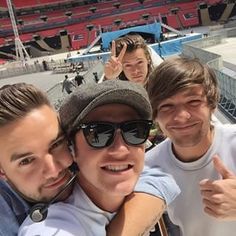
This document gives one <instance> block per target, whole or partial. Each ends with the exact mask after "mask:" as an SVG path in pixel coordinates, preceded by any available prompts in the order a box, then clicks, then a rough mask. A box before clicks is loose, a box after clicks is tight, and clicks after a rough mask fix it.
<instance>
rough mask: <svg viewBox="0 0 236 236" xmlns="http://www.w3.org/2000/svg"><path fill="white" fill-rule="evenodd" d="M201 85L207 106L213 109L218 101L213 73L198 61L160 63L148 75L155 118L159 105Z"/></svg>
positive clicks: (216, 85) (186, 60)
mask: <svg viewBox="0 0 236 236" xmlns="http://www.w3.org/2000/svg"><path fill="white" fill-rule="evenodd" d="M196 84H200V85H202V87H203V89H204V92H205V95H206V97H207V102H208V105H209V107H210V108H211V109H215V108H216V106H217V103H218V100H219V89H218V83H217V79H216V75H215V73H214V71H213V70H212V69H211V68H209V67H208V66H207V65H203V64H202V63H200V61H199V60H198V59H190V58H175V59H168V60H166V61H164V62H162V63H161V64H160V65H159V66H158V67H156V68H155V70H154V71H153V73H152V74H151V75H150V79H149V82H148V88H147V90H148V94H149V97H150V101H151V104H152V107H153V117H154V118H155V117H156V116H157V107H158V106H159V104H160V103H161V102H162V101H163V100H165V99H167V98H169V97H171V96H173V95H175V94H177V93H178V92H179V91H181V90H182V89H185V88H188V87H191V86H194V85H196Z"/></svg>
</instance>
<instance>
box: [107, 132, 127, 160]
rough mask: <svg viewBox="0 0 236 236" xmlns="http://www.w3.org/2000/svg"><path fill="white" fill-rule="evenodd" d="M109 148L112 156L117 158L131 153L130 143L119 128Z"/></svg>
mask: <svg viewBox="0 0 236 236" xmlns="http://www.w3.org/2000/svg"><path fill="white" fill-rule="evenodd" d="M108 150H109V153H110V154H112V156H113V157H114V158H117V159H122V158H125V157H126V155H128V154H129V147H128V144H126V143H125V141H124V139H123V137H122V135H121V132H120V131H119V130H117V131H116V133H115V137H114V141H113V143H112V144H111V145H110V146H109V149H108Z"/></svg>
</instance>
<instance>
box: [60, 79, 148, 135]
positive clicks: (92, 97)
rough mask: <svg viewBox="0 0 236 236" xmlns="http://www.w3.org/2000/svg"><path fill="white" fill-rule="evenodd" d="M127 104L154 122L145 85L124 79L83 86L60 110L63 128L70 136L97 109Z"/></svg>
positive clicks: (69, 97)
mask: <svg viewBox="0 0 236 236" xmlns="http://www.w3.org/2000/svg"><path fill="white" fill-rule="evenodd" d="M113 103H114V104H115V103H118V104H125V105H128V106H130V107H132V108H133V109H135V110H136V111H137V113H138V114H139V115H140V117H141V118H142V119H147V120H150V119H152V108H151V104H150V102H149V98H148V94H147V92H146V90H145V89H144V88H143V86H141V85H139V84H137V83H134V82H130V81H121V80H107V81H104V82H102V83H98V84H95V83H86V84H82V85H80V86H79V87H78V88H77V89H76V90H74V92H73V93H71V94H70V95H69V96H68V97H67V98H66V99H65V101H64V102H63V104H62V106H61V107H60V109H59V115H60V119H61V125H62V127H63V129H64V130H65V131H66V133H67V134H68V135H70V134H71V132H72V131H73V130H74V129H75V128H76V127H77V126H78V125H79V124H80V123H81V121H82V120H83V119H84V118H85V117H86V116H87V115H88V114H89V112H91V111H92V110H93V109H94V108H96V107H98V106H102V105H105V104H113Z"/></svg>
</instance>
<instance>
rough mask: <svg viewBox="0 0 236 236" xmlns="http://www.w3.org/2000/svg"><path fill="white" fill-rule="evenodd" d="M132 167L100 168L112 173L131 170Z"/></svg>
mask: <svg viewBox="0 0 236 236" xmlns="http://www.w3.org/2000/svg"><path fill="white" fill-rule="evenodd" d="M132 167H133V166H132V165H128V164H127V165H108V166H104V167H102V168H103V169H104V170H108V171H112V172H121V171H126V170H129V169H131V168H132Z"/></svg>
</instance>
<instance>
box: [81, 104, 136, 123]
mask: <svg viewBox="0 0 236 236" xmlns="http://www.w3.org/2000/svg"><path fill="white" fill-rule="evenodd" d="M138 118H140V117H139V115H138V112H137V111H136V110H135V109H134V108H133V107H131V106H128V105H125V104H117V103H115V104H107V105H102V106H98V107H96V108H95V109H93V111H91V112H90V113H89V114H88V115H87V116H86V118H85V120H86V121H113V120H116V121H119V120H120V121H123V120H130V119H138Z"/></svg>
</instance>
